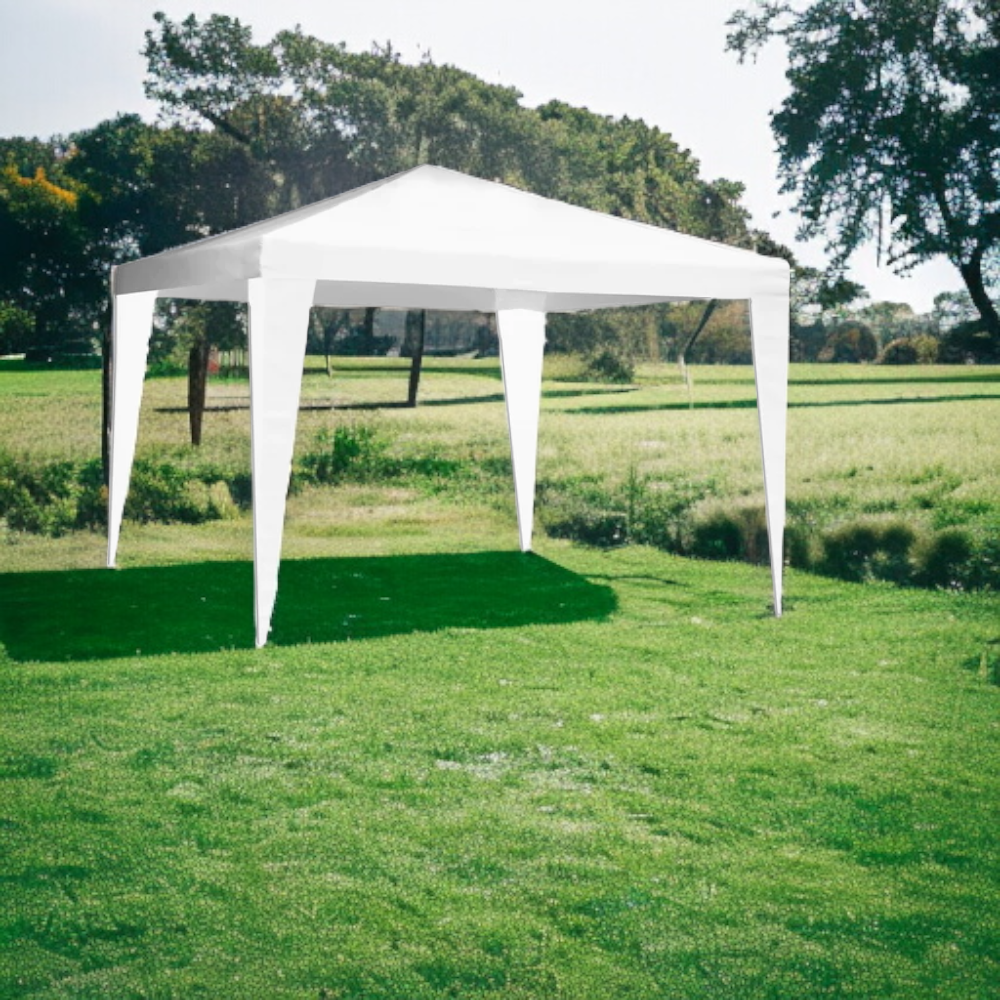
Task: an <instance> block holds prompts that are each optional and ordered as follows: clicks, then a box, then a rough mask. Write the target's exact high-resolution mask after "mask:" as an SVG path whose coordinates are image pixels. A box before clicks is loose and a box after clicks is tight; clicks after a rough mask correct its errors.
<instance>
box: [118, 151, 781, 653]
mask: <svg viewBox="0 0 1000 1000" xmlns="http://www.w3.org/2000/svg"><path fill="white" fill-rule="evenodd" d="M112 295H113V305H114V330H113V338H114V343H113V358H114V365H113V383H112V387H113V388H112V393H113V395H112V417H111V477H110V487H109V499H108V565H109V566H114V564H115V556H116V552H117V547H118V537H119V532H120V528H121V520H122V513H123V510H124V506H125V496H126V493H127V492H128V484H129V478H130V475H131V468H132V460H133V457H134V454H135V442H136V435H137V430H138V421H139V407H140V403H141V399H142V384H143V378H144V374H145V365H146V355H147V350H148V345H149V338H150V333H151V329H152V317H153V307H154V304H155V301H156V298H157V296H164V297H177V298H195V299H207V300H231V301H239V302H248V303H249V307H250V308H249V312H250V331H249V339H250V411H251V416H250V424H251V453H252V477H253V487H252V496H253V536H254V612H255V621H256V642H257V645H258V646H262V645H264V643H265V642H266V641H267V635H268V632H269V631H270V622H271V614H272V611H273V608H274V601H275V597H276V595H277V589H278V567H279V562H280V556H281V538H282V530H283V524H284V514H285V499H286V494H287V491H288V480H289V474H290V471H291V463H292V450H293V446H294V441H295V424H296V418H297V415H298V407H299V394H300V389H301V379H302V370H303V362H304V356H305V346H306V333H307V327H308V313H309V309H310V308H311V307H312V306H314V305H315V306H336V307H340V308H348V307H358V306H379V307H389V308H409V309H439V310H478V311H482V312H495V314H496V318H497V328H498V332H499V337H500V356H501V367H502V373H503V385H504V393H505V397H506V405H507V417H508V425H509V428H510V439H511V455H512V460H513V467H514V490H515V499H516V507H517V517H518V530H519V535H520V545H521V549H522V551H528V550H530V548H531V533H532V523H533V515H534V492H535V460H536V448H537V436H538V415H539V405H540V399H541V378H542V352H543V349H544V344H545V315H546V313H549V312H578V311H580V310H585V309H599V308H606V307H620V306H635V305H646V304H649V303H654V302H665V301H670V300H676V299H713V298H720V299H747V300H749V302H750V316H751V334H752V340H753V357H754V371H755V376H756V382H757V400H758V414H759V419H760V433H761V443H762V452H763V463H764V488H765V497H766V505H767V526H768V534H769V538H770V551H771V575H772V582H773V587H774V610H775V614H777V615H780V614H781V569H782V542H783V535H784V518H785V423H786V412H787V395H788V389H787V383H788V304H789V269H788V265H787V264H786V263H785V261H783V260H779V259H777V258H773V257H764V256H760V255H758V254H755V253H751V252H749V251H746V250H739V249H736V248H734V247H729V246H725V245H723V244H718V243H712V242H709V241H707V240H700V239H696V238H694V237H691V236H684V235H682V234H680V233H676V232H673V231H671V230H667V229H661V228H658V227H656V226H648V225H643V224H641V223H637V222H631V221H629V220H625V219H619V218H615V217H612V216H609V215H604V214H601V213H599V212H592V211H589V210H587V209H583V208H577V207H575V206H571V205H567V204H564V203H563V202H558V201H553V200H551V199H547V198H542V197H539V196H538V195H533V194H528V193H526V192H524V191H519V190H517V189H515V188H512V187H508V186H506V185H503V184H498V183H494V182H491V181H484V180H479V179H477V178H473V177H469V176H466V175H465V174H461V173H457V172H455V171H452V170H446V169H444V168H442V167H434V166H422V167H417V168H415V169H413V170H409V171H406V172H405V173H401V174H396V175H394V176H393V177H389V178H386V179H385V180H382V181H377V182H375V183H373V184H368V185H366V186H364V187H360V188H357V189H355V190H353V191H348V192H346V193H345V194H342V195H339V196H338V197H335V198H329V199H326V200H324V201H320V202H317V203H315V204H313V205H308V206H306V207H305V208H301V209H298V210H297V211H294V212H289V213H287V214H285V215H281V216H278V217H277V218H274V219H269V220H267V221H265V222H260V223H257V224H255V225H252V226H247V227H245V228H243V229H239V230H234V231H233V232H230V233H225V234H223V235H220V236H213V237H209V238H207V239H204V240H199V241H197V242H195V243H190V244H187V245H186V246H182V247H179V248H177V249H174V250H168V251H165V252H163V253H160V254H156V255H155V256H151V257H146V258H143V259H141V260H136V261H131V262H129V263H126V264H122V265H120V266H118V267H116V268H115V269H114V270H113V272H112Z"/></svg>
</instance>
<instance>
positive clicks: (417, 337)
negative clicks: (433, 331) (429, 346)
mask: <svg viewBox="0 0 1000 1000" xmlns="http://www.w3.org/2000/svg"><path fill="white" fill-rule="evenodd" d="M426 333H427V310H426V309H421V310H419V311H413V312H408V313H407V314H406V334H405V349H406V352H407V353H408V354H409V355H410V359H411V360H410V384H409V387H408V389H407V393H406V405H407V406H416V405H417V392H418V390H419V389H420V370H421V368H422V367H423V363H424V339H425V336H426Z"/></svg>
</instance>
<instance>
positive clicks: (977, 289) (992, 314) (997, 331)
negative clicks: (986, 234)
mask: <svg viewBox="0 0 1000 1000" xmlns="http://www.w3.org/2000/svg"><path fill="white" fill-rule="evenodd" d="M958 269H959V271H961V273H962V280H963V281H964V282H965V287H966V288H968V290H969V295H970V297H971V298H972V303H973V305H975V307H976V309H978V310H979V315H980V317H982V320H983V325H984V326H985V327H986V329H987V331H988V332H989V334H990V336H991V337H992V338H993V339H994V340H996V341H1000V314H998V313H997V308H996V306H995V305H993V302H992V300H991V299H990V297H989V295H988V294H987V292H986V287H985V285H984V284H983V248H982V247H979V246H977V247H976V249H975V250H974V251H973V253H972V257H971V258H970V259H969V262H968V263H967V264H960V265H959V268H958Z"/></svg>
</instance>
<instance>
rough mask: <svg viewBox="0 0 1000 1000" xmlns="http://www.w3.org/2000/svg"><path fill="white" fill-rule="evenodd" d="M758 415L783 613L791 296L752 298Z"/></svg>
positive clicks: (777, 600)
mask: <svg viewBox="0 0 1000 1000" xmlns="http://www.w3.org/2000/svg"><path fill="white" fill-rule="evenodd" d="M750 330H751V339H752V343H753V367H754V377H755V379H756V382H757V415H758V418H759V420H760V444H761V454H762V458H763V463H764V498H765V505H766V510H767V537H768V548H769V549H770V555H771V582H772V585H773V587H774V614H775V617H777V618H780V617H781V572H782V566H783V558H784V540H785V450H786V449H785V438H786V433H787V416H788V339H789V334H788V298H787V297H786V296H784V295H775V296H769V297H767V298H759V299H753V300H752V301H751V303H750Z"/></svg>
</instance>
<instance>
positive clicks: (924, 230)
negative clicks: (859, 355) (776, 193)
mask: <svg viewBox="0 0 1000 1000" xmlns="http://www.w3.org/2000/svg"><path fill="white" fill-rule="evenodd" d="M729 25H730V28H731V31H730V34H729V38H728V45H729V47H730V48H731V49H733V50H734V51H735V52H736V53H737V54H738V55H739V57H740V58H741V59H743V58H745V57H747V56H752V55H755V54H756V53H757V52H758V51H759V50H760V49H761V47H762V46H763V45H765V44H766V43H767V42H768V41H769V40H771V39H774V38H780V39H782V40H783V41H784V43H785V45H786V46H787V50H788V61H789V65H788V72H787V78H788V82H789V84H790V87H791V89H790V93H789V95H788V97H787V98H786V99H785V101H784V102H783V103H782V105H781V107H780V108H779V109H778V110H777V111H776V112H775V113H774V114H773V116H772V128H773V131H774V134H775V136H776V138H777V140H778V148H779V153H780V157H781V172H782V176H783V179H784V189H785V190H786V191H790V192H794V193H795V194H796V195H797V196H798V209H799V211H800V212H801V213H802V217H803V219H804V220H805V221H804V224H803V227H802V235H804V236H816V235H821V234H824V233H825V234H826V235H827V236H828V237H829V239H830V247H831V249H832V250H833V252H834V259H835V262H836V263H837V264H839V265H840V266H841V267H843V266H844V265H845V264H846V261H847V258H848V257H849V256H850V254H851V253H853V252H854V251H855V250H856V249H857V248H858V247H859V246H861V245H862V244H864V243H867V242H869V241H872V240H874V241H876V243H877V244H878V248H879V252H880V253H881V252H882V251H884V252H885V253H886V255H887V259H888V261H889V262H890V264H892V265H894V266H895V267H896V268H897V269H899V270H904V271H905V270H906V269H907V268H910V267H912V266H914V265H916V264H918V263H920V262H922V261H926V260H929V259H931V258H933V257H937V256H945V257H947V258H948V259H949V260H950V261H951V262H952V263H953V264H954V265H955V266H956V267H957V268H958V270H959V271H960V272H961V275H962V278H963V280H964V281H965V284H966V287H967V288H968V291H969V294H970V296H971V298H972V301H973V302H974V304H975V306H976V309H977V311H978V313H979V316H980V318H981V321H982V323H983V324H984V326H985V328H986V329H987V330H988V331H989V332H990V334H991V335H992V337H993V338H994V340H1000V316H998V314H997V309H996V305H995V301H994V299H995V294H996V292H995V289H996V287H997V284H998V282H1000V162H998V158H997V157H998V150H1000V5H998V4H997V2H996V0H810V2H808V3H802V2H780V0H779V2H772V0H756V2H755V4H754V5H753V6H751V7H749V8H747V9H745V10H741V11H738V12H737V13H736V14H734V15H733V17H732V18H731V19H730V21H729Z"/></svg>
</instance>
